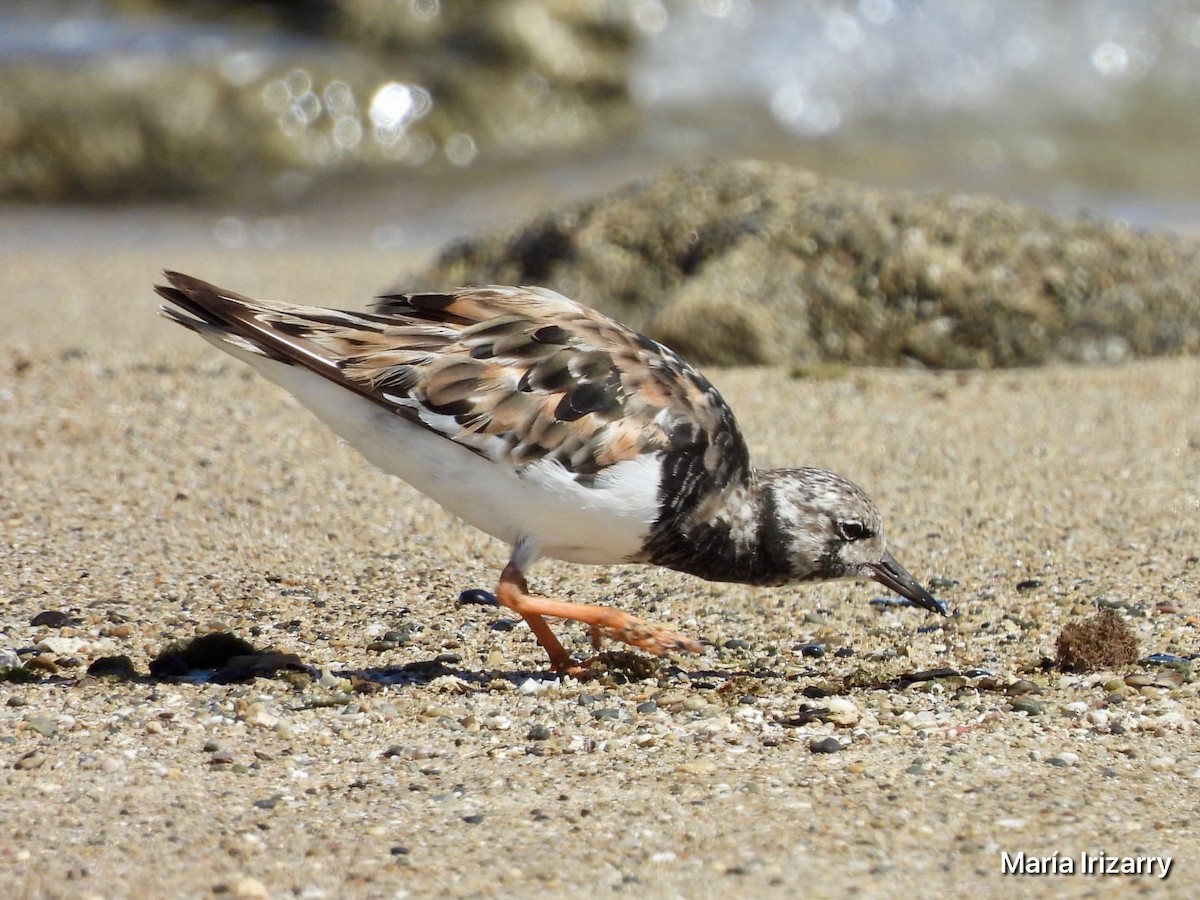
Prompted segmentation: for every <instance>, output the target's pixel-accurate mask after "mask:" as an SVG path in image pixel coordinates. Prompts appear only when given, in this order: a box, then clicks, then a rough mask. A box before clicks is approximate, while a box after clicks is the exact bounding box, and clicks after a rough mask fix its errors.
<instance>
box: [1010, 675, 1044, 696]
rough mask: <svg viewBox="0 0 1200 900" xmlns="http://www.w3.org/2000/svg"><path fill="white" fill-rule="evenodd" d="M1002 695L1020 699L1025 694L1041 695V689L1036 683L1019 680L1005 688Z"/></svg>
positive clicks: (1023, 679)
mask: <svg viewBox="0 0 1200 900" xmlns="http://www.w3.org/2000/svg"><path fill="white" fill-rule="evenodd" d="M1004 693H1006V694H1008V696H1010V697H1020V696H1023V695H1025V694H1040V693H1042V688H1041V686H1040V685H1038V684H1037V682H1034V681H1029V680H1028V679H1026V678H1021V679H1019V680H1017V681H1014V682H1013V683H1012V684H1010V685H1009V686H1008V687H1006V688H1005V689H1004Z"/></svg>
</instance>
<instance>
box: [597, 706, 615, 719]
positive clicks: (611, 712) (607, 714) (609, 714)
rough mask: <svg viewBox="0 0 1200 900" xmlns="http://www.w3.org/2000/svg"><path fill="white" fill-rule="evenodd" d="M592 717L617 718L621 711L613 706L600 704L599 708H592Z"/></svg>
mask: <svg viewBox="0 0 1200 900" xmlns="http://www.w3.org/2000/svg"><path fill="white" fill-rule="evenodd" d="M592 718H593V719H619V718H621V711H620V710H619V709H617V708H616V707H613V706H602V707H600V708H599V709H594V710H592Z"/></svg>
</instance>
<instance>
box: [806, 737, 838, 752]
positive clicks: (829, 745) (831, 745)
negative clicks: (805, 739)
mask: <svg viewBox="0 0 1200 900" xmlns="http://www.w3.org/2000/svg"><path fill="white" fill-rule="evenodd" d="M808 749H809V750H811V751H812V752H813V753H837V752H838V751H840V750H842V749H843V748H842V742H841V741H839V740H838V739H837V738H835V737H833V736H832V735H830V736H829V737H824V738H820V739H817V738H813V740H811V741H809V744H808Z"/></svg>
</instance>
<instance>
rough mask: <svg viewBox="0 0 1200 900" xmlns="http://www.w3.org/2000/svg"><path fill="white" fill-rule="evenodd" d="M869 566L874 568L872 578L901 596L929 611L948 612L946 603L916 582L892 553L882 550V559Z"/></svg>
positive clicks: (947, 613) (945, 614)
mask: <svg viewBox="0 0 1200 900" xmlns="http://www.w3.org/2000/svg"><path fill="white" fill-rule="evenodd" d="M871 568H872V569H874V570H875V572H874V574H873V575H872V576H871V577H872V578H874V579H875V580H876V581H878V582H879V583H880V584H882V585H883V586H884V587H887V588H890V589H891V590H893V591H895V592H896V593H897V594H899V595H900V596H901V597H906V598H907V599H909V600H911V601H912V602H913V603H915V604H916V605H917V606H919V607H921V608H922V609H927V610H929V611H930V612H935V613H941V614H942V615H943V616H947V615H949V614H950V613H949V612H948V611H947V610H946V604H945V603H943V602H942V601H941V600H939V599H938V598H937V597H935V596H933V594H931V593H929V591H927V590H925V588H923V587H921V585H919V584H917V579H915V578H913V577H912V576H911V575H909V574H908V570H907V569H906V568H904V566H902V565H900V563H898V562H896V558H895V557H894V556H892V554H890V553H887V552H884V554H883V559H881V560H880V561H879V562H877V563H874V564H873V565H872V566H871Z"/></svg>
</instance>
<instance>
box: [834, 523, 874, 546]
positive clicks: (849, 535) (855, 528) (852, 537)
mask: <svg viewBox="0 0 1200 900" xmlns="http://www.w3.org/2000/svg"><path fill="white" fill-rule="evenodd" d="M837 530H838V534H839V535H840V536H841V538H842V540H844V541H858V540H862V539H863V538H865V537H866V536H867V534H868V531H867V526H866V525H864V524H863V523H862V522H859V521H858V520H857V519H846V520H845V521H844V522H838V523H837Z"/></svg>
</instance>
